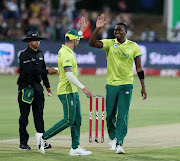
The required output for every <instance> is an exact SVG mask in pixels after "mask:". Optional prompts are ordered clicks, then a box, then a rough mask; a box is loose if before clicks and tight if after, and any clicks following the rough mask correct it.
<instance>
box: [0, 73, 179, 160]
mask: <svg viewBox="0 0 180 161" xmlns="http://www.w3.org/2000/svg"><path fill="white" fill-rule="evenodd" d="M49 79H50V83H51V89H52V90H53V93H54V96H53V97H48V96H47V92H46V91H45V92H44V93H45V99H46V102H45V109H44V120H45V128H46V129H48V128H50V127H51V126H52V125H54V124H55V123H56V122H57V121H59V120H60V119H62V118H63V110H62V105H61V103H60V101H59V100H58V97H57V95H56V87H57V84H58V76H49ZM79 79H80V81H81V82H82V83H83V84H84V85H86V87H87V88H89V89H91V90H92V91H93V93H94V94H101V95H105V85H106V78H105V76H80V77H79ZM16 80H17V75H15V76H10V75H0V160H2V161H6V160H8V161H16V160H18V161H19V160H22V161H24V160H27V161H31V160H38V161H41V160H42V161H46V160H47V161H51V160H52V161H54V160H69V161H70V160H97V161H98V160H107V161H109V160H111V161H112V160H122V161H124V160H128V161H154V160H157V161H166V160H167V161H179V160H180V135H179V137H177V136H176V135H173V134H174V132H175V133H178V132H180V130H179V129H180V126H179V125H180V90H179V88H180V78H166V77H163V78H160V77H146V87H147V95H148V98H147V100H145V101H143V100H142V98H141V94H140V89H141V88H140V82H139V80H138V78H137V77H135V81H134V89H133V98H132V102H131V107H130V116H129V133H130V134H129V133H128V134H129V135H128V136H127V140H126V139H125V143H124V149H125V151H126V154H125V155H117V154H114V153H113V152H112V151H110V150H109V148H108V137H107V134H106V137H105V143H104V144H90V143H88V130H89V125H88V124H89V99H88V98H86V97H85V95H83V93H82V92H81V91H79V94H80V99H81V111H82V126H81V135H82V139H81V142H82V145H83V146H84V147H85V148H86V149H88V150H91V151H92V152H93V155H92V156H88V157H71V156H69V155H68V153H69V150H70V145H71V144H70V129H66V130H65V131H63V132H62V133H61V134H58V135H57V136H55V137H54V138H53V139H52V142H51V139H50V140H49V142H51V144H52V146H53V148H52V149H50V150H47V152H46V154H45V155H41V154H39V152H38V151H37V150H36V146H35V139H34V134H35V128H34V123H33V117H32V112H31V113H30V116H29V125H28V132H29V134H30V137H31V139H30V142H29V145H30V146H31V148H32V150H31V151H20V150H18V145H19V140H18V118H19V109H18V103H17V93H18V91H17V85H16ZM99 107H101V106H99ZM99 111H100V108H99ZM99 115H100V114H99ZM100 121H101V120H100V118H99V126H100V127H101V124H100ZM171 125H172V126H171ZM166 126H168V127H170V128H171V127H173V128H172V129H170V130H168V129H165V127H166ZM174 127H175V128H174ZM161 128H162V130H161ZM151 129H152V130H151ZM154 129H155V130H154ZM105 130H106V128H105ZM138 130H139V131H140V132H141V131H142V133H138V132H139V131H138ZM148 130H149V131H150V132H152V134H151V135H152V136H153V137H152V138H153V140H150V139H151V135H149V136H148V137H146V136H143V133H145V134H144V135H148V134H149V132H148V133H146V132H147V131H148ZM163 130H164V131H165V132H164V133H163V132H162V131H163ZM172 130H174V132H173V131H172ZM178 130H179V131H178ZM157 131H158V134H157V135H155V133H156V132H157ZM177 131H178V132H177ZM171 132H172V133H171ZM99 133H100V131H99ZM105 133H107V132H106V131H105ZM131 133H132V134H131ZM133 133H134V136H133ZM168 133H169V135H168ZM136 134H139V135H140V134H141V135H142V138H143V139H144V140H143V139H142V140H141V137H140V138H138V136H137V135H136ZM179 134H180V133H179ZM172 135H173V137H172ZM66 136H67V137H66ZM133 137H134V139H133ZM158 137H159V138H158ZM165 137H167V138H165ZM156 138H157V140H156ZM163 138H164V140H165V141H164V140H163ZM62 140H67V144H66V142H65V143H63V141H62ZM147 140H149V142H148V141H147ZM158 140H159V142H158ZM133 141H134V143H135V144H134V143H133ZM151 141H152V144H151ZM163 141H164V142H163ZM61 143H62V144H61ZM143 143H145V144H144V146H143ZM136 145H137V146H136Z"/></svg>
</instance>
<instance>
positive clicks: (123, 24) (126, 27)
mask: <svg viewBox="0 0 180 161" xmlns="http://www.w3.org/2000/svg"><path fill="white" fill-rule="evenodd" d="M116 25H122V26H124V29H125V31H126V32H127V30H128V26H127V25H126V24H125V23H124V22H120V23H117V24H116Z"/></svg>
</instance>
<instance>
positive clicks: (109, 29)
mask: <svg viewBox="0 0 180 161" xmlns="http://www.w3.org/2000/svg"><path fill="white" fill-rule="evenodd" d="M179 9H180V1H179V0H133V1H131V0H1V1H0V74H16V73H17V70H18V55H19V53H20V51H21V50H23V49H24V48H25V47H26V46H27V44H26V43H23V42H22V39H23V38H24V37H25V35H26V33H27V32H28V31H29V30H38V31H39V32H40V34H41V36H43V37H46V38H47V40H45V41H42V43H41V46H40V49H41V50H42V51H43V52H44V55H45V60H46V63H47V66H48V67H49V66H57V52H58V50H59V48H60V47H61V44H62V43H64V34H65V33H66V32H67V31H68V30H70V29H76V30H79V27H80V26H79V24H78V21H79V19H80V17H81V16H84V17H85V18H86V20H87V21H89V22H90V23H89V26H88V29H87V30H86V31H85V32H84V39H82V41H81V43H80V44H79V47H78V49H77V50H76V51H75V53H76V56H77V62H78V65H79V67H80V69H79V74H96V75H105V74H106V60H105V54H101V53H104V51H101V50H98V49H93V48H91V47H89V46H88V43H87V41H88V39H89V37H90V35H91V33H92V31H93V30H94V28H95V22H96V19H97V16H98V15H100V14H101V13H104V14H105V17H106V20H107V25H106V27H104V28H103V29H102V30H101V33H100V34H99V37H98V39H103V38H113V37H114V36H113V29H114V26H115V24H116V23H118V22H125V23H126V24H127V25H128V27H129V29H128V34H127V38H128V39H130V40H134V41H136V42H137V43H138V44H139V47H140V49H141V52H142V64H143V66H144V69H145V74H146V75H158V76H180V46H179V41H180V12H179Z"/></svg>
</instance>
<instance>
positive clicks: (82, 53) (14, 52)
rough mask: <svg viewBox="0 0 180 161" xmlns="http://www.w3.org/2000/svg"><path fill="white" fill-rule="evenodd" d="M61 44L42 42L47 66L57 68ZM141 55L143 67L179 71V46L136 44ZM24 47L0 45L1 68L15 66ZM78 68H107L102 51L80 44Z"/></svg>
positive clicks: (19, 44) (77, 54)
mask: <svg viewBox="0 0 180 161" xmlns="http://www.w3.org/2000/svg"><path fill="white" fill-rule="evenodd" d="M62 44H63V42H53V41H42V42H41V45H40V50H42V51H43V53H44V57H45V61H46V65H47V66H57V55H58V50H59V49H60V47H61V45H62ZM138 45H139V48H140V50H141V53H142V57H141V60H142V65H143V66H144V67H147V68H155V69H180V44H179V43H138ZM26 47H27V43H24V42H22V41H15V42H0V67H3V68H4V67H9V66H11V67H13V66H18V65H19V63H18V56H19V54H20V52H21V51H22V50H24V49H25V48H26ZM74 52H75V55H76V59H77V63H78V66H79V67H82V68H106V53H105V51H104V50H101V49H96V48H92V47H90V46H89V45H88V43H87V42H85V41H81V42H80V43H79V45H78V48H77V49H76V50H75V51H74Z"/></svg>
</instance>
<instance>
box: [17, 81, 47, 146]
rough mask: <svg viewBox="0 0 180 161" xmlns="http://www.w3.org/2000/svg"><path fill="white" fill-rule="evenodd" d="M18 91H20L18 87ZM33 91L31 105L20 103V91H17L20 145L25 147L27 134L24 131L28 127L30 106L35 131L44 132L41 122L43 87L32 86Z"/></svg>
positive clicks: (42, 122) (42, 121)
mask: <svg viewBox="0 0 180 161" xmlns="http://www.w3.org/2000/svg"><path fill="white" fill-rule="evenodd" d="M19 89H21V88H20V87H19ZM33 90H34V99H33V102H32V103H31V104H28V103H26V102H23V101H22V91H21V90H19V93H18V103H19V109H20V117H19V136H20V144H23V145H27V142H28V139H29V134H28V132H27V130H26V127H27V125H28V116H29V113H30V107H31V106H32V112H33V118H34V124H35V128H36V131H37V132H39V133H43V132H44V120H43V109H44V93H43V87H42V85H41V84H40V83H39V84H37V85H36V86H33Z"/></svg>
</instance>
